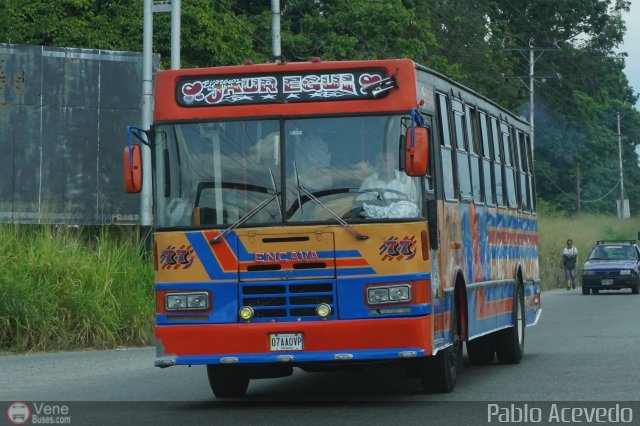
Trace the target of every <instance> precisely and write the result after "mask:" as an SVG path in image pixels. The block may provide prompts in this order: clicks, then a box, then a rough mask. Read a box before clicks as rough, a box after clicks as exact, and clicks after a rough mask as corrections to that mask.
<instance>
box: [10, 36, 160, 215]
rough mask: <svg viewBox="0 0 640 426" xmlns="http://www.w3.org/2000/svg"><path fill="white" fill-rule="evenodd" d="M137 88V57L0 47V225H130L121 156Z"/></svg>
mask: <svg viewBox="0 0 640 426" xmlns="http://www.w3.org/2000/svg"><path fill="white" fill-rule="evenodd" d="M154 62H155V64H156V67H155V68H156V69H157V64H158V63H159V57H158V56H156V57H155V58H154ZM141 91H142V54H140V53H136V52H114V51H106V50H93V49H75V48H57V47H44V46H31V45H12V44H0V223H70V224H89V225H97V224H111V223H137V222H138V213H139V208H140V207H139V206H140V201H139V196H138V195H128V194H126V193H125V192H124V184H123V178H122V150H123V147H124V146H125V143H126V137H125V125H127V124H130V125H138V124H139V122H140V119H141V112H140V108H141Z"/></svg>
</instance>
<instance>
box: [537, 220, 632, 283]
mask: <svg viewBox="0 0 640 426" xmlns="http://www.w3.org/2000/svg"><path fill="white" fill-rule="evenodd" d="M639 231H640V221H638V219H637V218H631V219H618V218H617V217H615V216H604V215H602V216H595V215H588V216H586V215H585V216H579V217H554V216H542V217H541V216H539V217H538V249H539V256H540V257H539V261H540V279H541V281H542V288H543V289H552V288H565V287H566V285H567V283H566V281H565V279H564V275H563V270H562V266H561V265H560V262H561V260H562V249H563V248H564V247H566V243H567V240H568V239H572V240H573V244H574V246H575V247H577V248H578V251H579V255H578V264H577V267H578V271H577V273H578V276H579V275H580V272H581V270H582V265H583V264H584V261H585V260H586V258H587V256H588V255H589V252H590V251H591V249H592V248H593V246H594V245H595V244H596V241H598V240H605V239H626V240H635V239H637V238H638V232H639Z"/></svg>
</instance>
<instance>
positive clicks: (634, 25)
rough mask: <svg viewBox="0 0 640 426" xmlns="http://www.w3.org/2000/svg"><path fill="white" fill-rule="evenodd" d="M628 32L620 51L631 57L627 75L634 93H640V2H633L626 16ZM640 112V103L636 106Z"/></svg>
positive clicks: (627, 65)
mask: <svg viewBox="0 0 640 426" xmlns="http://www.w3.org/2000/svg"><path fill="white" fill-rule="evenodd" d="M624 20H625V23H626V25H627V32H626V34H625V36H624V43H623V44H622V46H620V50H621V51H623V52H627V54H628V55H629V56H628V57H627V58H626V60H625V64H626V66H625V70H624V71H625V74H626V75H627V78H628V79H629V83H630V84H631V87H633V90H634V92H636V93H640V0H631V11H630V12H628V13H626V14H625V16H624ZM636 109H637V110H640V101H638V103H637V104H636Z"/></svg>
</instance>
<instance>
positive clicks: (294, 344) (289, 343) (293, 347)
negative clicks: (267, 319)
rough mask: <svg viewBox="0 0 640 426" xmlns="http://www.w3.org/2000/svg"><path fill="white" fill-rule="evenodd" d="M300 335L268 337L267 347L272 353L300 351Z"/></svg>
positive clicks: (301, 342) (284, 334)
mask: <svg viewBox="0 0 640 426" xmlns="http://www.w3.org/2000/svg"><path fill="white" fill-rule="evenodd" d="M302 344H303V339H302V333H278V334H270V335H269V347H270V349H271V350H272V351H301V350H302Z"/></svg>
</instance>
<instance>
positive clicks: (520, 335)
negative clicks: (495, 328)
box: [516, 297, 524, 345]
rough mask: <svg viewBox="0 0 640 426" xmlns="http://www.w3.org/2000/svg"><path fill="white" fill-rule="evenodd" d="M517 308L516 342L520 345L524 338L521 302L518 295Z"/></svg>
mask: <svg viewBox="0 0 640 426" xmlns="http://www.w3.org/2000/svg"><path fill="white" fill-rule="evenodd" d="M516 300H517V302H516V303H517V309H518V313H517V318H518V320H517V321H518V324H517V326H518V343H519V344H520V345H522V342H523V340H524V318H523V315H522V302H521V300H520V297H518V298H517V299H516Z"/></svg>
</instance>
